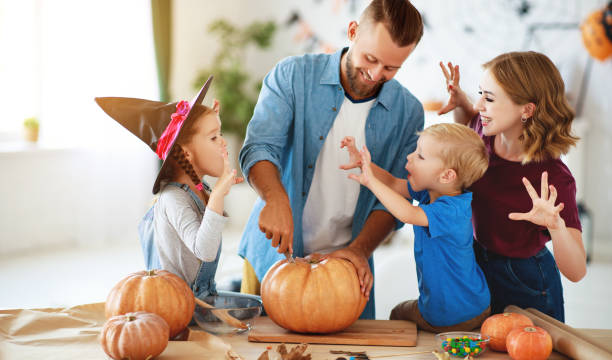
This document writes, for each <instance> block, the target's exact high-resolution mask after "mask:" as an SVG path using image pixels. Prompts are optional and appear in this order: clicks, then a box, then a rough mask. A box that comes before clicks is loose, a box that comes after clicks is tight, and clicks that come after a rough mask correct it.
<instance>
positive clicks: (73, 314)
mask: <svg viewBox="0 0 612 360" xmlns="http://www.w3.org/2000/svg"><path fill="white" fill-rule="evenodd" d="M105 320H106V319H105V318H104V303H97V304H88V305H79V306H75V307H71V308H67V309H33V310H22V309H19V310H0V359H2V360H5V359H6V360H9V359H10V360H12V359H19V360H23V359H37V360H42V359H44V360H51V359H62V360H64V359H109V357H108V356H107V355H106V354H105V353H104V351H103V350H102V347H101V346H100V343H99V341H98V335H99V333H100V330H101V329H102V326H103V325H104V322H105ZM228 353H229V354H231V346H230V345H229V344H227V343H226V342H224V341H223V340H222V339H221V338H219V337H217V336H214V335H211V334H208V333H206V332H204V331H198V330H194V329H191V331H190V333H189V340H188V341H170V342H169V343H168V347H167V348H166V350H164V352H163V353H162V354H161V355H160V356H159V357H157V359H161V360H170V359H172V360H175V359H176V360H178V359H227V358H231V357H229V356H228Z"/></svg>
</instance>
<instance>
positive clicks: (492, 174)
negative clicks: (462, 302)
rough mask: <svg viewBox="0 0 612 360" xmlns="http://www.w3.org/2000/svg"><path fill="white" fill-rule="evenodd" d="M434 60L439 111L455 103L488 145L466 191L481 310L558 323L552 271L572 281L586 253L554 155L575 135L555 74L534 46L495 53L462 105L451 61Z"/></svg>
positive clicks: (580, 273)
mask: <svg viewBox="0 0 612 360" xmlns="http://www.w3.org/2000/svg"><path fill="white" fill-rule="evenodd" d="M440 66H441V68H442V71H443V72H444V76H445V78H446V82H447V88H448V92H449V94H450V98H449V101H448V104H447V105H446V106H445V107H444V108H443V109H441V110H440V112H439V114H444V113H447V112H449V111H451V110H455V111H454V117H455V121H456V122H459V123H462V124H466V125H468V126H470V127H471V128H472V129H474V130H475V131H476V132H478V134H480V135H481V137H482V138H483V140H484V142H485V145H486V146H487V149H488V151H489V156H490V160H489V168H488V170H487V172H486V173H485V175H484V176H483V177H482V178H481V179H480V180H479V181H477V182H476V183H474V185H472V187H471V188H470V190H471V191H472V192H473V196H474V199H473V202H472V215H473V217H472V221H473V225H474V237H475V240H476V241H475V242H474V251H475V253H476V258H477V261H478V263H479V265H480V266H481V268H482V270H483V272H484V273H485V276H486V278H487V282H488V284H489V289H490V291H491V310H492V312H493V313H499V312H502V311H503V310H504V308H505V307H506V306H507V305H511V304H512V305H517V306H520V307H523V308H527V307H532V308H535V309H538V310H540V311H542V312H544V313H546V314H548V315H550V316H552V317H554V318H556V319H558V320H560V321H564V319H565V315H564V308H563V290H562V287H561V278H560V274H559V271H560V272H561V273H563V275H564V276H565V277H566V278H568V279H569V280H571V281H573V282H577V281H579V280H580V279H582V278H583V277H584V276H585V274H586V254H585V250H584V246H583V244H582V232H581V231H582V229H581V225H580V220H579V218H578V210H577V207H576V183H575V181H574V178H573V176H572V174H571V172H570V170H569V169H568V168H567V166H565V164H564V163H563V162H562V161H561V160H560V156H561V155H562V154H565V153H567V152H568V151H569V149H570V147H571V146H572V145H575V143H576V141H577V140H578V139H577V138H576V137H574V136H572V135H571V134H570V132H571V123H572V120H573V119H574V113H573V111H572V109H571V108H570V107H569V105H568V103H567V100H566V98H565V93H564V84H563V79H562V78H561V75H560V74H559V71H558V70H557V68H556V67H555V65H554V64H553V63H552V62H551V61H550V59H549V58H548V57H546V56H545V55H543V54H540V53H536V52H531V51H530V52H511V53H506V54H502V55H499V56H497V57H496V58H494V59H493V60H491V61H489V62H487V63H485V64H484V65H483V67H484V74H483V76H482V79H481V82H480V86H479V88H480V91H479V95H480V97H479V98H478V101H477V102H476V104H474V105H473V106H472V104H471V103H470V101H469V99H468V97H467V96H466V94H465V93H464V92H463V91H462V90H461V88H460V87H459V66H453V65H452V63H448V69H447V68H446V67H445V66H444V65H443V64H442V63H440ZM549 184H550V185H549ZM535 189H540V191H539V194H538V192H537V191H536V190H535ZM550 240H552V248H553V253H554V257H553V255H552V254H551V253H550V252H549V251H548V249H547V247H546V246H545V245H546V243H547V242H548V241H550Z"/></svg>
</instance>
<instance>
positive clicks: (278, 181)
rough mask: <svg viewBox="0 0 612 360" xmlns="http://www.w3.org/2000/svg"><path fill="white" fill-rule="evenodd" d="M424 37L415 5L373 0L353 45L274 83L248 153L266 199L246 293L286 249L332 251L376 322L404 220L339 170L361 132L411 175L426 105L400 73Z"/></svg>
mask: <svg viewBox="0 0 612 360" xmlns="http://www.w3.org/2000/svg"><path fill="white" fill-rule="evenodd" d="M422 34H423V22H422V19H421V15H420V14H419V12H418V11H417V9H415V8H414V6H413V5H412V4H411V3H410V2H409V1H408V0H373V1H372V2H371V3H370V5H369V6H368V7H367V8H366V9H365V10H364V12H363V13H362V14H361V17H360V19H359V22H356V21H352V22H350V23H349V26H348V39H349V40H350V43H351V44H350V47H348V48H344V49H342V50H340V51H338V52H336V53H334V54H306V55H303V56H296V57H289V58H287V59H284V60H282V61H281V62H280V63H278V64H277V65H276V66H275V67H274V68H273V69H272V71H270V73H268V75H267V76H266V77H265V79H264V82H263V87H262V89H261V93H260V94H259V99H258V102H257V105H256V106H255V111H254V114H253V118H252V119H251V121H250V123H249V126H248V129H247V136H246V140H245V143H244V145H243V147H242V149H241V151H240V165H241V168H242V172H243V174H244V176H245V178H246V179H248V181H249V183H250V184H251V186H252V187H253V188H254V189H255V191H256V192H257V193H258V194H259V199H258V200H257V202H256V203H255V206H254V208H253V211H252V213H251V216H250V218H249V221H248V223H247V226H246V228H245V230H244V233H243V235H242V240H241V242H240V247H239V255H240V256H242V257H243V258H244V259H245V264H244V270H243V279H242V289H241V290H242V292H245V293H252V294H253V293H254V294H258V293H259V281H260V280H261V279H262V278H263V276H264V275H265V273H266V271H267V270H268V269H269V268H270V267H271V266H272V264H274V263H275V262H276V261H278V260H279V259H282V258H284V256H283V254H285V253H289V254H293V255H295V256H300V257H302V256H306V255H308V254H313V253H323V254H329V256H335V257H341V258H345V259H347V260H349V261H350V262H352V263H353V264H354V265H355V267H356V269H357V274H358V276H359V280H360V283H361V291H362V292H363V294H364V295H366V296H369V297H370V301H368V305H367V306H366V308H365V310H364V312H363V314H362V316H361V317H362V318H374V317H375V313H374V301H373V298H374V296H373V292H372V290H373V289H372V285H373V283H374V277H373V273H372V269H373V260H372V253H373V252H374V250H375V249H376V247H377V246H378V244H380V243H381V242H382V241H383V240H384V239H385V237H386V236H387V235H388V234H389V233H390V232H391V231H392V230H394V228H397V227H399V226H400V225H401V223H399V222H397V221H396V220H395V219H394V218H393V216H392V215H391V214H389V213H388V212H387V211H386V209H385V208H384V207H383V206H382V205H381V204H380V203H379V202H378V201H377V200H376V197H375V196H374V195H373V194H372V193H371V192H370V191H368V190H367V189H366V188H365V187H360V185H359V184H358V183H356V182H354V181H351V180H350V179H348V178H347V175H348V173H349V172H348V171H344V170H341V169H340V166H341V165H343V164H348V163H349V157H348V153H347V151H346V150H345V149H341V147H340V142H341V140H342V139H343V138H344V137H345V136H353V137H354V138H355V141H356V145H357V147H358V148H361V146H363V145H364V144H367V147H368V149H369V150H370V152H371V154H372V161H373V162H375V163H376V164H377V165H379V166H380V167H382V168H384V169H386V170H387V171H389V172H391V173H392V174H393V175H394V176H396V177H405V176H406V175H407V172H406V170H405V169H404V165H405V159H406V156H407V155H408V154H409V153H411V152H412V151H414V149H415V147H416V141H417V137H418V136H417V132H418V131H420V130H422V129H423V121H424V119H423V107H422V105H421V103H420V102H419V101H418V100H417V99H416V98H415V97H414V96H413V95H412V94H411V93H410V92H409V91H408V90H407V89H406V88H404V87H403V86H402V85H400V83H399V82H397V80H394V79H393V76H395V74H396V73H397V71H398V70H399V69H400V67H401V66H402V64H403V63H404V61H405V60H406V58H408V56H409V55H410V54H411V53H412V51H413V50H414V48H415V47H416V45H417V43H418V42H419V40H420V39H421V36H422ZM353 171H357V172H359V169H354V170H353ZM266 238H267V239H268V240H266ZM275 248H278V249H275Z"/></svg>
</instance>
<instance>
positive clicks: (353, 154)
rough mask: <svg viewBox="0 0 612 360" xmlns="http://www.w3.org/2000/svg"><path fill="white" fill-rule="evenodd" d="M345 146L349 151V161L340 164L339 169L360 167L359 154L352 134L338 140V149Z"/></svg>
mask: <svg viewBox="0 0 612 360" xmlns="http://www.w3.org/2000/svg"><path fill="white" fill-rule="evenodd" d="M344 147H345V148H346V150H348V153H349V163H348V164H345V165H340V169H342V170H350V169H354V168H358V167H361V154H360V153H359V150H357V147H356V146H355V138H354V137H352V136H346V137H344V139H342V141H341V142H340V149H342V148H344Z"/></svg>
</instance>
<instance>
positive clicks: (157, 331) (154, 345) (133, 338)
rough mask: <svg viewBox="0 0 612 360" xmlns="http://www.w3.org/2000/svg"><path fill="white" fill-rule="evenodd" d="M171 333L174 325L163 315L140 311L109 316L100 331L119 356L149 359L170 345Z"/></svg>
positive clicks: (102, 341)
mask: <svg viewBox="0 0 612 360" xmlns="http://www.w3.org/2000/svg"><path fill="white" fill-rule="evenodd" d="M169 334H170V328H169V327H168V324H167V323H166V321H165V320H164V319H163V318H162V317H161V316H159V315H156V314H153V313H148V312H144V311H138V312H132V313H127V314H125V315H117V316H113V317H111V318H110V319H108V320H107V321H106V322H105V323H104V326H103V327H102V331H101V332H100V344H101V345H102V349H103V350H104V352H105V353H106V354H107V355H108V356H110V357H111V358H113V359H115V360H120V359H130V360H145V359H151V358H153V357H155V356H157V355H159V354H161V353H162V352H163V351H164V349H166V346H168V335H169Z"/></svg>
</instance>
